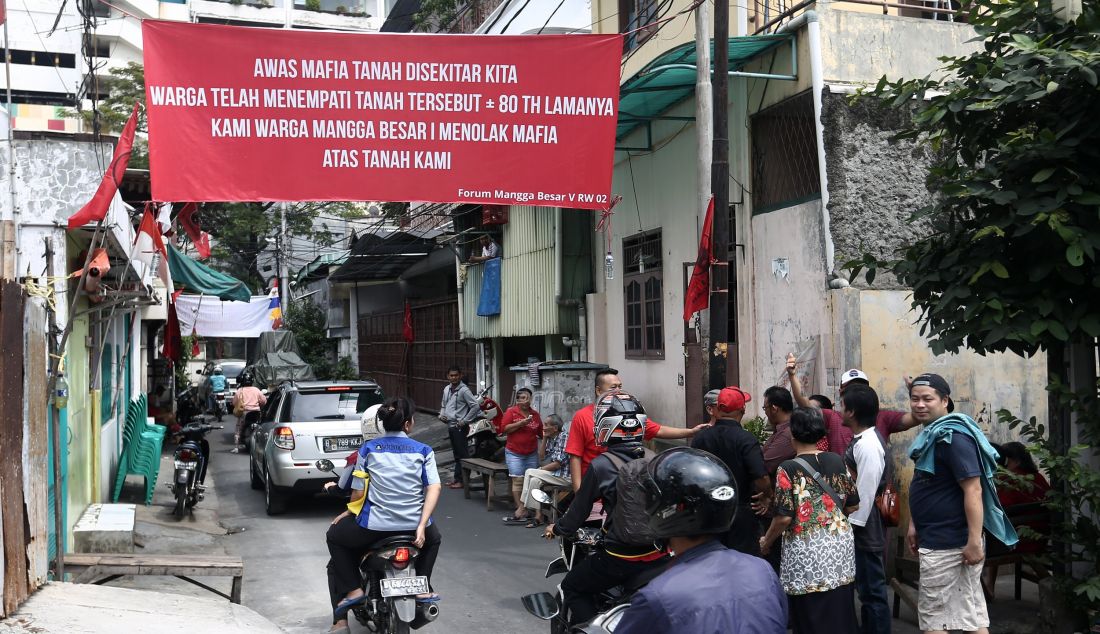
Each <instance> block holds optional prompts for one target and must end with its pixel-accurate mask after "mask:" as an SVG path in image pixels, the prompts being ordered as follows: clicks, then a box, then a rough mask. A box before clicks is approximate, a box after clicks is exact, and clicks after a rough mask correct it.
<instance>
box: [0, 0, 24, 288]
mask: <svg viewBox="0 0 1100 634" xmlns="http://www.w3.org/2000/svg"><path fill="white" fill-rule="evenodd" d="M0 11H3V9H0ZM0 19H2V20H4V75H5V77H6V78H7V100H8V113H7V115H6V116H7V118H8V121H7V127H8V130H7V133H8V191H9V192H10V194H11V225H9V226H6V227H5V226H3V225H0V229H2V230H3V232H4V240H5V241H8V240H10V241H11V246H10V247H8V246H7V245H4V246H5V248H11V254H10V256H11V267H10V269H9V268H8V267H7V266H5V267H4V269H5V270H4V271H3V277H4V279H9V280H14V279H16V278H17V277H19V255H20V253H22V250H23V246H22V245H21V244H19V209H18V207H16V200H15V131H14V129H13V128H14V127H15V126H14V125H12V120H13V119H14V117H12V115H11V113H12V112H14V110H13V108H12V101H11V51H10V48H9V44H10V40H9V39H8V22H9V20H8V17H7V16H6V15H0ZM3 261H4V264H5V265H6V264H8V256H5V257H4V258H3Z"/></svg>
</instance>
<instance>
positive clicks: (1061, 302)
mask: <svg viewBox="0 0 1100 634" xmlns="http://www.w3.org/2000/svg"><path fill="white" fill-rule="evenodd" d="M1085 4H1086V5H1089V6H1087V7H1086V16H1083V17H1082V18H1081V19H1080V20H1079V21H1078V23H1077V24H1066V23H1063V22H1061V21H1060V20H1058V19H1056V18H1055V17H1054V15H1053V14H1052V13H1051V10H1050V6H1049V5H1048V4H1044V3H1038V4H1036V3H1003V2H999V1H998V0H971V1H970V2H968V3H967V4H966V5H965V6H964V10H966V11H967V12H968V14H969V16H970V18H971V20H972V24H973V25H974V27H975V29H976V31H977V32H978V33H979V36H980V37H979V41H981V42H982V43H983V44H984V46H980V47H978V48H976V49H975V51H974V52H973V53H971V54H968V55H963V56H954V57H945V58H944V59H943V60H942V62H943V67H942V69H941V71H942V72H941V73H940V75H942V76H944V77H945V79H941V80H930V79H929V78H927V77H923V78H917V79H897V78H892V77H883V78H882V79H880V80H879V82H878V84H877V86H876V87H875V89H874V91H872V92H869V93H865V94H864V96H863V97H862V98H863V99H870V98H873V99H877V100H878V101H879V103H880V104H881V105H882V106H883V107H884V108H891V107H906V108H910V109H911V111H912V117H911V119H910V121H909V122H908V124H907V125H905V126H902V127H901V129H898V130H893V131H892V132H893V133H894V136H895V138H898V139H913V140H917V141H918V142H924V143H927V144H928V146H929V147H930V148H931V149H932V150H933V154H932V157H933V158H932V164H931V165H930V170H929V178H928V186H929V188H930V189H931V190H932V191H934V192H936V194H937V195H936V196H935V197H934V198H933V200H932V202H931V204H930V205H929V206H928V207H926V208H923V209H922V210H920V211H919V212H915V211H914V210H909V211H910V212H911V214H912V218H913V220H912V221H913V222H921V223H922V226H927V227H929V230H927V231H923V230H922V231H914V232H913V234H912V238H911V241H910V242H909V244H908V245H906V246H905V247H904V248H902V249H901V250H900V257H898V259H897V260H894V261H872V260H873V259H872V260H868V259H867V258H860V257H855V258H853V259H852V261H851V262H849V263H848V265H847V267H848V270H849V271H850V274H851V276H852V278H853V279H854V278H855V277H856V276H858V275H861V274H864V273H866V276H867V277H868V278H871V277H872V276H873V272H877V271H879V270H881V271H885V272H890V273H893V275H894V276H895V277H896V278H897V279H898V281H899V282H901V283H902V284H905V285H907V286H909V287H910V288H912V289H913V299H912V302H913V308H914V309H915V310H916V311H917V313H918V315H919V323H920V325H921V328H922V331H923V332H924V334H925V335H926V336H927V337H929V340H930V343H931V345H932V346H933V348H934V349H936V350H944V351H956V350H959V349H962V348H970V349H973V350H974V351H976V352H979V353H985V352H993V351H1002V350H1012V351H1015V352H1018V353H1020V354H1033V353H1034V352H1035V351H1037V350H1040V349H1043V348H1045V347H1047V346H1050V345H1059V344H1061V343H1062V342H1064V341H1074V340H1076V339H1077V338H1079V337H1082V336H1097V333H1100V317H1098V315H1100V268H1098V266H1097V259H1100V258H1098V257H1097V253H1098V252H1100V117H1098V116H1097V115H1096V113H1097V112H1100V91H1098V90H1097V85H1098V82H1097V77H1098V75H1100V38H1096V37H1095V34H1094V33H1093V32H1091V30H1090V29H1091V27H1090V26H1089V25H1094V24H1098V23H1100V4H1098V3H1085ZM921 95H932V96H930V97H928V98H927V99H922V98H921ZM923 223H927V224H923ZM962 289H965V293H964V292H961V291H962Z"/></svg>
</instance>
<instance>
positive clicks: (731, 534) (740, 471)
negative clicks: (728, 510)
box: [691, 386, 772, 555]
mask: <svg viewBox="0 0 1100 634" xmlns="http://www.w3.org/2000/svg"><path fill="white" fill-rule="evenodd" d="M708 395H709V392H708ZM751 400H752V396H750V395H749V394H748V393H747V392H744V391H742V390H741V388H739V387H736V386H730V387H727V388H723V389H722V390H720V391H719V392H718V396H717V399H716V402H715V404H714V405H710V404H707V405H706V407H707V415H708V416H709V417H710V418H711V419H712V420H714V421H715V423H714V426H713V427H709V428H707V429H704V430H703V431H701V432H699V433H698V434H696V436H695V438H693V439H692V440H691V446H692V448H693V449H702V450H703V451H708V452H710V453H711V454H713V455H714V456H716V457H717V458H718V459H719V460H721V461H722V462H724V463H725V465H726V467H727V468H728V469H729V470H730V473H731V474H732V475H733V480H734V482H736V483H737V492H738V493H737V505H736V506H737V508H736V511H737V512H736V514H735V515H734V516H733V524H732V526H731V528H730V529H729V530H728V531H726V532H725V534H724V535H722V537H721V539H722V543H723V544H725V545H726V547H727V548H732V549H734V550H737V551H739V552H743V553H745V554H746V555H759V554H760V529H759V527H758V526H757V522H756V517H755V516H754V515H753V513H752V508H751V500H752V496H753V495H755V494H757V493H762V494H763V495H762V496H761V497H760V498H759V501H760V503H761V504H762V505H765V506H766V505H769V504H770V499H771V489H772V484H771V478H770V477H769V476H768V472H767V471H765V470H764V453H763V452H762V451H761V449H760V442H759V441H758V440H757V439H756V436H753V435H752V434H751V433H750V432H749V431H748V430H746V429H745V428H744V427H742V426H741V419H742V418H744V417H745V405H746V404H747V403H748V402H749V401H751ZM704 403H705V401H704Z"/></svg>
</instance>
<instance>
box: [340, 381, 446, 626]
mask: <svg viewBox="0 0 1100 634" xmlns="http://www.w3.org/2000/svg"><path fill="white" fill-rule="evenodd" d="M414 411H415V410H414V407H413V404H412V401H410V400H409V399H406V398H396V399H390V400H389V401H387V402H386V403H385V404H384V405H382V407H381V408H379V410H378V418H379V419H380V420H381V421H382V427H383V429H385V430H386V432H385V433H384V434H383V435H381V436H378V437H376V438H374V439H372V440H370V441H369V442H364V443H363V444H362V446H360V448H359V458H358V461H357V463H356V467H355V468H356V471H357V472H358V473H361V474H362V475H357V476H356V477H355V478H353V479H352V481H351V483H350V485H351V488H352V489H353V492H352V497H351V502H352V503H351V504H349V509H350V508H352V507H354V506H355V502H358V501H359V500H363V504H362V508H361V509H360V510H359V511H358V513H357V514H356V513H352V512H351V511H350V510H348V511H344V512H343V513H341V514H340V515H338V516H337V517H336V519H334V520H333V521H332V525H331V526H329V529H328V534H327V535H326V539H327V542H328V549H329V555H330V559H329V562H328V577H329V594H330V598H331V600H332V607H333V619H332V621H333V626H332V629H331V630H330V631H332V632H341V633H343V632H350V630H349V629H348V620H347V613H348V611H349V610H351V609H352V608H354V607H356V606H359V605H362V604H363V603H364V602H365V601H366V600H367V599H368V597H367V595H366V594H365V593H364V592H363V589H362V588H361V587H360V573H359V560H360V559H361V558H362V556H363V555H364V554H365V553H366V552H367V550H369V549H370V547H371V546H372V545H373V544H375V543H377V542H378V541H380V540H382V539H384V538H386V537H392V536H396V535H406V534H409V533H415V536H416V537H415V539H414V541H413V544H414V545H415V546H416V547H417V548H419V549H420V555H419V556H418V557H417V558H416V573H417V574H418V575H423V576H425V577H428V582H429V584H430V583H431V576H432V568H433V567H434V566H435V559H436V557H437V556H438V554H439V545H440V544H441V543H442V541H443V538H442V537H441V536H440V534H439V529H438V528H437V527H436V525H435V524H434V523H433V522H432V513H433V512H434V511H435V506H436V503H437V502H438V501H439V494H440V491H441V487H440V484H439V472H438V471H437V469H436V465H435V452H433V451H432V448H431V447H429V446H427V445H425V444H423V443H420V442H417V441H415V440H413V439H411V438H409V437H408V433H409V432H410V431H411V430H412V428H413V412H414ZM368 483H369V486H368ZM416 600H417V601H423V602H433V601H438V600H439V595H437V594H435V593H433V592H431V591H430V590H429V593H428V594H427V595H421V596H417V597H416Z"/></svg>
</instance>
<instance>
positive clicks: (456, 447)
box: [439, 365, 481, 489]
mask: <svg viewBox="0 0 1100 634" xmlns="http://www.w3.org/2000/svg"><path fill="white" fill-rule="evenodd" d="M447 383H448V384H447V385H446V386H445V387H444V388H443V402H442V403H441V404H440V405H439V420H441V421H443V422H444V423H447V435H448V436H450V439H451V452H452V453H453V454H454V461H455V465H454V468H455V471H454V477H453V478H451V481H450V482H448V483H447V488H448V489H461V488H462V459H463V458H469V457H470V454H469V452H468V451H467V445H466V434H467V433H468V432H469V431H470V423H471V422H472V421H473V420H474V419H475V418H477V416H478V414H479V413H480V411H481V409H480V408H479V407H478V404H477V399H476V398H474V394H473V392H471V391H470V388H468V387H466V384H465V383H463V382H462V368H460V367H458V366H457V365H452V366H451V367H450V368H449V369H448V370H447Z"/></svg>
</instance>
